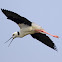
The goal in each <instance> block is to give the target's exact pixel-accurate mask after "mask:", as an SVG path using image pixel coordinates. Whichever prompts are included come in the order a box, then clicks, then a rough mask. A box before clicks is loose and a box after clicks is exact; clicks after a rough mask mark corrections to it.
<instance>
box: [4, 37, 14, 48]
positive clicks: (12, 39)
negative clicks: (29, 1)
mask: <svg viewBox="0 0 62 62" xmlns="http://www.w3.org/2000/svg"><path fill="white" fill-rule="evenodd" d="M11 39H12V40H11ZM13 39H14V38H13V37H11V38H10V39H9V40H11V42H10V43H9V45H8V47H9V46H10V44H11V43H12V41H13ZM9 40H7V41H6V42H5V43H7V42H8V41H9Z"/></svg>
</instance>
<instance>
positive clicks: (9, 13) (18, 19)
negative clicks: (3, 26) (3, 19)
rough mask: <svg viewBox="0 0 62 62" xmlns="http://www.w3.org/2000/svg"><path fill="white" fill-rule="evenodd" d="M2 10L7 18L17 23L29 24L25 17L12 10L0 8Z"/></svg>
mask: <svg viewBox="0 0 62 62" xmlns="http://www.w3.org/2000/svg"><path fill="white" fill-rule="evenodd" d="M1 10H2V12H3V13H4V14H5V15H6V16H7V19H10V20H12V21H14V22H16V23H17V24H22V23H23V24H27V25H29V26H31V23H32V22H30V21H29V20H28V19H26V18H25V17H22V16H20V15H18V14H16V13H14V12H12V11H8V10H4V9H1Z"/></svg>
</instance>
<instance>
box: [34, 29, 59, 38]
mask: <svg viewBox="0 0 62 62" xmlns="http://www.w3.org/2000/svg"><path fill="white" fill-rule="evenodd" d="M35 31H37V32H40V33H41V32H43V33H46V34H48V35H51V36H53V37H56V38H59V37H58V36H57V35H52V34H50V33H47V32H46V31H44V30H39V29H36V30H35Z"/></svg>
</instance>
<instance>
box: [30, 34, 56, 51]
mask: <svg viewBox="0 0 62 62" xmlns="http://www.w3.org/2000/svg"><path fill="white" fill-rule="evenodd" d="M31 36H32V37H33V38H36V39H37V40H39V41H40V42H42V43H44V44H45V45H47V46H49V47H51V48H52V49H54V50H56V51H57V49H56V46H55V44H54V43H53V41H52V40H51V39H50V38H49V37H48V36H46V34H42V33H35V34H31Z"/></svg>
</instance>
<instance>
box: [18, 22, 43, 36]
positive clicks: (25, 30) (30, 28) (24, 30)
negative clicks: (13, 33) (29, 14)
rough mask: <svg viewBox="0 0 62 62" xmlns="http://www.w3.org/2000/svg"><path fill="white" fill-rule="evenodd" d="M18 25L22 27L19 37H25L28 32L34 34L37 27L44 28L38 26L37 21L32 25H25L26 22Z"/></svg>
mask: <svg viewBox="0 0 62 62" xmlns="http://www.w3.org/2000/svg"><path fill="white" fill-rule="evenodd" d="M18 25H19V27H20V29H21V30H20V35H19V37H24V36H26V35H28V34H34V33H36V31H35V29H42V27H41V26H38V25H37V24H35V23H32V26H28V25H25V24H18Z"/></svg>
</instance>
